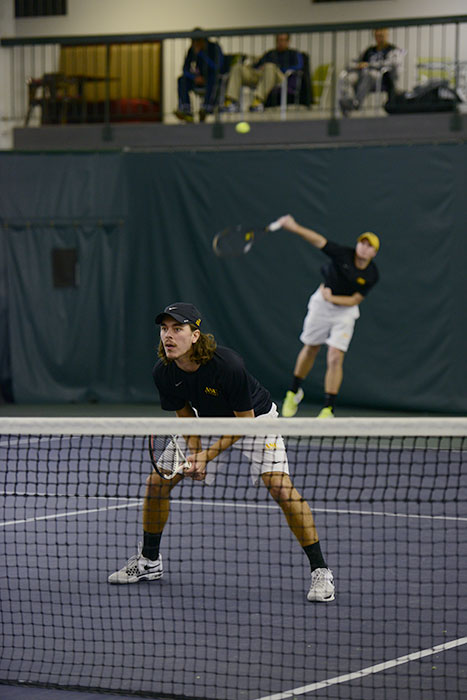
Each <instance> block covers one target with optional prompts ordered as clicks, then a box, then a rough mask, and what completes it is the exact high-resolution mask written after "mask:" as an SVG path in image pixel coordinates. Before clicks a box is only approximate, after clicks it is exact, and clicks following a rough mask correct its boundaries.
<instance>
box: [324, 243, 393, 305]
mask: <svg viewBox="0 0 467 700" xmlns="http://www.w3.org/2000/svg"><path fill="white" fill-rule="evenodd" d="M321 250H322V252H323V253H326V255H328V256H329V257H330V258H331V262H329V263H327V264H325V265H323V266H322V268H321V273H322V275H323V277H324V284H325V286H326V287H330V288H331V291H332V293H333V294H336V295H339V296H346V297H347V296H349V297H350V296H352V294H355V292H359V294H361V295H362V296H366V295H367V294H368V292H369V291H370V289H371V288H372V287H374V285H375V284H376V283H377V281H378V279H379V273H378V268H377V267H376V265H375V264H374V262H373V260H371V261H370V264H369V265H368V266H367V267H366V268H365V269H364V270H359V269H358V267H355V263H354V257H355V248H348V247H347V246H342V245H338V244H337V243H333V242H332V241H328V242H327V243H326V245H325V246H324V248H321Z"/></svg>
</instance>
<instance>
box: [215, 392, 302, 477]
mask: <svg viewBox="0 0 467 700" xmlns="http://www.w3.org/2000/svg"><path fill="white" fill-rule="evenodd" d="M278 415H279V414H278V411H277V406H276V404H275V403H273V404H272V407H271V410H270V411H269V413H265V414H264V415H262V416H257V418H256V420H258V421H260V420H261V419H262V418H277V416H278ZM239 420H241V419H239ZM215 440H216V438H211V440H210V441H209V442H210V443H212V442H215ZM206 446H207V445H206ZM203 447H204V440H203ZM231 450H235V451H237V450H240V451H241V452H242V456H244V457H245V458H246V460H247V461H248V462H249V464H250V475H251V479H252V482H253V484H254V485H255V486H258V484H259V479H260V476H261V474H266V473H267V472H282V473H283V474H288V473H289V461H288V459H287V451H286V449H285V444H284V439H283V438H282V436H281V435H267V436H266V437H265V436H264V435H262V436H261V437H257V436H245V437H243V438H241V439H240V440H237V442H235V443H234V444H233V445H232V447H229V449H227V450H225V451H224V452H221V454H220V455H219V457H216V459H213V460H212V461H211V462H208V465H207V475H206V479H205V481H204V483H205V484H208V485H209V486H210V485H211V484H212V483H214V480H215V478H216V473H217V472H218V471H219V470H220V469H221V468H223V467H224V468H225V467H227V469H228V468H229V466H232V464H237V463H238V461H239V460H238V458H237V457H235V458H233V457H232V455H231ZM229 455H230V457H229Z"/></svg>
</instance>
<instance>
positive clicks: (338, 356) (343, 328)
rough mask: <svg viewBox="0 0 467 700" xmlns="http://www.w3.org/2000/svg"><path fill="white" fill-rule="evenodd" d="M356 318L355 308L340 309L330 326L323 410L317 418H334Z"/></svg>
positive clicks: (356, 310)
mask: <svg viewBox="0 0 467 700" xmlns="http://www.w3.org/2000/svg"><path fill="white" fill-rule="evenodd" d="M358 316H359V312H358V308H356V307H349V308H348V309H342V311H341V312H339V314H338V316H337V318H336V320H335V322H334V323H333V324H332V328H331V332H330V334H329V338H328V340H327V346H328V351H327V358H326V374H325V377H324V401H323V408H322V409H321V412H320V413H319V415H318V418H333V417H334V408H335V403H336V399H337V395H338V393H339V390H340V388H341V384H342V379H343V377H344V368H343V365H344V358H345V354H346V352H347V350H348V349H349V345H350V342H351V340H352V336H353V333H354V329H355V321H356V320H357V318H358Z"/></svg>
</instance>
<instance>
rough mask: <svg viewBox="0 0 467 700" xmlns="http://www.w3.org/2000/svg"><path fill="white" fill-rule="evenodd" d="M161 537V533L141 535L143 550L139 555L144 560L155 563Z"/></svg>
mask: <svg viewBox="0 0 467 700" xmlns="http://www.w3.org/2000/svg"><path fill="white" fill-rule="evenodd" d="M161 537H162V532H158V533H157V534H156V535H155V534H154V533H152V532H144V533H143V550H142V552H141V554H142V555H143V557H146V559H152V561H156V559H157V558H158V556H159V545H160V541H161Z"/></svg>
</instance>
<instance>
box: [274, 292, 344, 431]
mask: <svg viewBox="0 0 467 700" xmlns="http://www.w3.org/2000/svg"><path fill="white" fill-rule="evenodd" d="M330 309H332V304H329V303H328V302H326V301H325V300H324V298H323V295H322V294H321V290H320V289H317V290H316V292H315V293H314V294H312V296H311V297H310V300H309V302H308V310H307V314H306V316H305V319H304V321H303V329H302V332H301V334H300V340H301V342H302V343H303V347H302V349H301V350H300V352H299V354H298V356H297V359H296V361H295V368H294V374H293V378H292V382H291V384H290V386H289V390H288V391H287V394H286V396H285V399H284V403H283V406H282V415H283V416H284V418H290V417H291V416H294V415H295V414H296V413H297V409H298V404H299V403H300V401H301V400H302V399H303V396H304V394H303V389H302V384H303V381H304V380H305V378H306V377H307V376H308V374H309V372H310V371H311V369H312V367H313V365H314V362H315V360H316V356H317V354H318V352H319V349H320V347H321V345H322V344H323V343H325V342H327V339H328V337H329V334H330V332H331V329H332V319H333V317H332V313H331V312H330Z"/></svg>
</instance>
